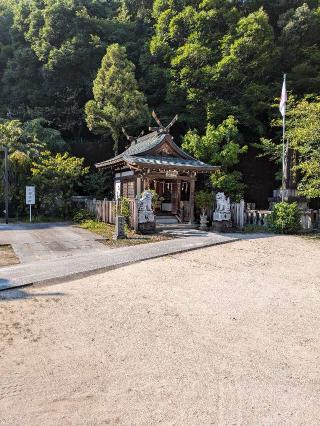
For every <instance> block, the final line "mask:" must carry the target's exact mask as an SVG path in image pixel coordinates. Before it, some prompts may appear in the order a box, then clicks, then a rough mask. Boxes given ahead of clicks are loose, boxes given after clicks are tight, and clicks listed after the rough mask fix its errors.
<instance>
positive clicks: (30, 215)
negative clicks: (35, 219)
mask: <svg viewBox="0 0 320 426" xmlns="http://www.w3.org/2000/svg"><path fill="white" fill-rule="evenodd" d="M29 213H30V223H31V222H32V216H31V204H29Z"/></svg>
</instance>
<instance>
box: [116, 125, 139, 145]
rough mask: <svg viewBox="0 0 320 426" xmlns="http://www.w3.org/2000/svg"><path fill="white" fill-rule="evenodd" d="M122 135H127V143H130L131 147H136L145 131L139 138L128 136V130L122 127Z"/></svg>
mask: <svg viewBox="0 0 320 426" xmlns="http://www.w3.org/2000/svg"><path fill="white" fill-rule="evenodd" d="M121 130H122V133H123V134H124V135H125V137H126V139H127V141H129V142H130V144H131V146H133V145H135V144H136V143H137V141H138V139H139V138H141V136H143V135H144V131H143V130H142V131H141V132H140V134H139V136H130V135H128V133H127V132H126V129H125V128H124V127H122V129H121Z"/></svg>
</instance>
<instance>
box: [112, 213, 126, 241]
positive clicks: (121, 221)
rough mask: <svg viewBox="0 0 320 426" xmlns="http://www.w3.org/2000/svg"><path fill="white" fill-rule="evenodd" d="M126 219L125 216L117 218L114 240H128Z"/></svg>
mask: <svg viewBox="0 0 320 426" xmlns="http://www.w3.org/2000/svg"><path fill="white" fill-rule="evenodd" d="M125 226H126V218H125V217H124V216H116V227H115V230H114V236H113V239H114V240H120V239H123V238H127V236H126V233H125Z"/></svg>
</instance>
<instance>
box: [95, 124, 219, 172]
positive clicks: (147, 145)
mask: <svg viewBox="0 0 320 426" xmlns="http://www.w3.org/2000/svg"><path fill="white" fill-rule="evenodd" d="M168 136H169V135H168V134H167V133H158V132H152V133H149V134H148V135H146V136H142V137H141V138H139V139H137V140H136V142H135V143H132V144H131V146H130V147H129V148H128V149H127V150H125V151H124V152H123V153H122V154H119V155H117V156H116V157H114V158H110V159H109V160H106V161H102V162H101V163H98V164H96V167H97V168H103V167H108V166H113V165H116V164H117V163H123V162H125V163H128V164H132V165H134V164H136V165H145V166H153V167H154V166H162V167H165V168H187V169H188V168H190V169H196V170H202V171H212V170H214V169H216V168H217V167H215V166H210V165H209V164H205V163H203V162H202V161H199V160H196V159H195V158H193V157H191V156H190V155H189V154H187V153H186V152H184V151H183V150H182V149H180V148H179V147H178V146H177V145H176V144H175V143H174V142H173V140H172V137H171V136H169V138H168ZM166 138H168V139H167V140H168V141H169V143H170V144H171V145H172V147H173V148H174V150H175V151H176V153H177V154H178V155H179V157H173V156H172V157H171V156H164V155H159V156H155V155H152V154H150V155H149V154H148V152H149V151H150V150H152V149H154V148H156V147H157V146H158V145H160V144H161V143H162V142H163V141H164V139H166Z"/></svg>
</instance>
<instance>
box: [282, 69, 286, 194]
mask: <svg viewBox="0 0 320 426" xmlns="http://www.w3.org/2000/svg"><path fill="white" fill-rule="evenodd" d="M286 77H287V74H284V76H283V78H284V84H286ZM285 138H286V104H284V113H283V117H282V195H281V201H282V202H283V201H284V191H285V189H286V168H287V161H286V142H285Z"/></svg>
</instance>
